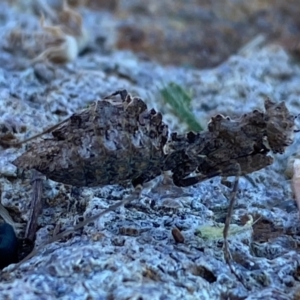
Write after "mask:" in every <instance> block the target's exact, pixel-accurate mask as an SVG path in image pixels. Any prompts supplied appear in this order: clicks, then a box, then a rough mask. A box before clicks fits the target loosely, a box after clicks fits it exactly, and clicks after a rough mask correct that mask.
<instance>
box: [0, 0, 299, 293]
mask: <svg viewBox="0 0 300 300" xmlns="http://www.w3.org/2000/svg"><path fill="white" fill-rule="evenodd" d="M0 10H1V12H2V15H3V16H4V17H3V18H2V19H1V24H0V25H1V33H7V32H8V30H9V28H13V27H14V26H15V25H16V22H17V21H16V20H18V21H20V20H24V29H28V28H29V29H30V28H32V27H34V26H36V25H34V24H37V23H38V19H37V17H36V16H32V15H30V14H29V12H28V13H26V14H25V13H22V14H21V13H20V12H17V11H16V10H12V9H10V8H9V7H8V6H6V5H4V4H1V6H0ZM89 14H90V18H89V19H87V20H86V23H87V25H86V28H87V29H88V30H90V32H91V35H92V36H94V35H95V36H97V34H98V36H100V35H102V37H103V36H104V37H105V36H106V35H105V34H108V33H109V36H108V37H107V41H109V40H110V39H111V38H112V37H111V34H110V31H109V30H107V31H105V30H104V29H103V32H100V31H101V27H100V28H99V27H97V26H95V25H94V23H93V22H94V21H95V20H98V21H97V22H100V19H101V17H100V16H102V15H101V13H100V12H90V13H89ZM98 14H100V15H98ZM105 18H107V16H106V15H103V19H101V20H102V21H103V20H104V19H105ZM107 19H108V20H110V21H109V22H111V23H113V19H111V18H107ZM5 42H6V40H5V38H1V41H0V48H1V50H0V61H1V69H0V85H1V89H0V101H1V102H0V103H1V105H0V116H1V117H0V123H1V124H3V125H5V126H6V127H7V128H9V127H13V128H15V129H9V130H10V131H11V130H12V131H13V133H14V135H15V136H16V137H18V138H20V139H25V138H28V137H30V136H32V135H34V134H37V133H39V132H40V131H41V130H42V129H45V128H47V127H48V126H50V125H53V124H55V123H57V122H58V121H61V120H63V119H65V118H66V117H67V116H69V115H70V114H71V113H74V112H75V111H77V110H79V109H81V108H84V107H86V106H87V105H88V104H90V103H91V102H92V101H94V100H97V99H98V98H100V97H103V96H106V95H108V94H110V93H111V92H113V91H115V90H116V88H126V89H128V91H129V92H130V93H132V94H138V95H139V96H141V97H142V98H143V99H145V100H146V101H147V104H148V107H150V108H151V107H154V108H155V109H157V110H160V111H161V112H163V113H164V120H165V122H167V123H168V125H169V127H170V128H171V129H173V130H180V131H182V132H184V130H185V128H186V127H185V124H181V123H180V122H179V120H178V119H177V118H175V117H174V116H173V115H172V113H171V110H170V109H169V108H168V107H167V106H166V105H165V104H164V103H163V102H162V100H161V99H160V96H159V92H158V88H160V87H162V86H164V85H166V84H167V83H168V82H176V83H178V84H180V85H182V86H184V87H186V88H188V89H192V91H193V95H194V97H193V101H192V109H193V112H194V114H195V116H196V117H197V119H199V120H200V122H201V123H203V124H206V122H207V121H208V120H209V119H210V117H211V116H213V115H215V114H216V113H222V114H225V115H232V116H234V115H239V114H242V113H245V112H247V111H249V110H252V109H255V108H258V109H262V108H263V98H262V95H263V94H267V95H269V96H270V97H271V98H272V99H273V100H274V101H278V102H279V101H285V102H286V104H287V106H288V107H289V109H290V110H291V112H292V113H294V114H298V113H299V112H300V105H299V93H300V79H299V78H300V70H299V67H298V65H296V64H295V63H293V62H292V61H291V60H290V58H289V57H288V55H287V54H286V53H285V52H284V51H283V50H282V49H281V48H279V47H277V46H266V47H264V48H262V49H260V48H250V49H246V50H245V51H242V52H241V53H239V54H238V55H235V56H231V57H230V58H229V59H228V60H227V61H226V62H224V63H223V64H222V65H220V66H219V67H217V68H215V69H212V70H205V71H200V70H192V69H190V70H189V69H183V68H179V67H162V66H160V65H158V64H156V63H154V62H151V61H143V60H140V59H138V58H137V57H136V56H135V55H134V54H132V53H130V52H123V51H114V50H113V49H110V48H106V49H105V51H104V50H103V49H102V51H101V47H98V46H97V45H96V44H94V46H95V47H94V50H91V51H90V52H88V53H86V54H85V55H82V56H79V57H78V58H77V59H76V60H75V61H74V62H72V63H69V64H68V65H67V66H57V67H55V69H53V68H52V67H48V66H45V65H44V64H42V63H41V64H38V65H36V66H35V67H28V68H26V69H24V68H21V67H20V66H21V63H22V61H25V62H26V59H27V57H26V55H24V54H23V53H22V52H21V53H14V54H11V53H10V52H7V51H6V50H5V49H3V44H2V43H5ZM95 49H97V50H95ZM24 126H25V128H24ZM1 128H2V127H1ZM5 132H6V130H4V132H1V138H2V134H5ZM298 146H299V138H297V139H296V142H295V144H294V145H293V146H291V147H289V149H288V151H287V152H286V153H285V154H284V155H276V156H275V163H274V164H273V165H272V166H270V167H268V168H266V169H263V170H261V171H259V172H256V173H254V174H252V175H250V176H248V177H247V178H245V177H244V178H241V180H240V185H239V192H238V195H237V205H236V208H235V210H234V216H233V219H234V220H233V221H234V222H235V223H236V224H237V225H238V226H240V227H239V228H240V231H238V230H237V231H234V232H233V233H232V236H231V238H230V249H231V252H232V256H233V258H234V260H235V261H236V263H234V266H235V268H236V271H237V272H238V273H239V274H241V276H242V277H243V278H244V281H245V282H246V285H247V287H248V288H249V290H247V289H245V288H244V287H243V286H242V285H241V284H240V283H239V282H237V280H236V278H235V277H234V276H233V275H232V274H231V273H230V272H229V269H228V267H227V265H226V264H225V262H224V259H223V252H222V237H221V235H220V234H219V233H218V229H219V226H220V225H218V224H222V223H223V222H224V217H225V214H226V208H227V205H228V200H227V198H228V197H229V195H230V188H228V187H226V186H225V185H221V184H220V179H219V178H216V179H214V180H211V181H207V182H204V183H202V184H199V185H196V186H194V187H190V188H186V189H180V188H176V187H174V186H172V185H167V184H163V183H161V182H159V179H158V180H156V181H155V182H153V183H151V184H149V185H147V186H146V187H145V189H144V190H143V193H142V197H141V199H139V200H137V201H135V202H133V203H131V204H130V206H128V207H127V208H121V209H119V210H117V211H116V212H112V213H109V214H108V215H105V216H104V217H103V218H101V219H100V220H98V221H97V222H94V223H93V224H90V225H88V226H85V228H84V229H83V230H81V231H79V232H78V233H77V234H76V235H74V236H70V237H68V238H65V239H64V240H63V241H61V242H57V243H54V244H50V245H48V246H46V247H45V248H44V249H43V251H42V252H40V253H39V254H38V255H36V256H35V257H33V258H32V259H31V260H30V261H28V262H26V263H24V264H23V265H22V266H20V267H19V269H18V270H16V271H14V272H10V271H9V270H10V267H8V268H7V269H6V270H5V272H3V273H2V275H1V282H0V298H5V297H7V298H8V299H56V298H63V299H87V298H88V297H90V298H91V299H107V298H110V299H183V298H184V299H219V298H220V297H224V298H225V297H232V298H234V297H236V298H237V299H240V298H245V297H247V296H248V297H249V299H258V298H262V297H265V298H269V299H272V298H273V299H293V297H294V295H296V293H297V286H299V282H300V278H299V276H300V275H299V270H300V254H299V246H298V245H299V235H300V226H299V213H298V211H297V208H296V205H295V203H294V200H293V194H292V191H291V188H290V182H289V181H288V179H287V178H286V177H285V175H284V170H285V168H286V163H287V158H288V157H289V156H290V155H291V154H292V153H294V152H296V151H297V150H298V149H297V148H298ZM24 148H25V147H24ZM24 148H21V149H11V148H8V149H4V148H3V149H2V148H1V153H0V161H1V163H0V168H1V189H2V199H1V203H2V204H3V205H4V206H5V207H6V208H8V209H9V211H10V213H11V216H12V217H13V219H14V221H15V222H19V223H22V224H23V228H21V229H20V230H19V232H18V236H19V237H22V234H24V229H25V226H26V221H27V219H28V215H29V212H28V207H29V204H30V199H31V186H30V173H25V174H24V176H23V177H22V176H20V174H18V173H17V169H16V168H15V167H14V166H13V165H12V164H10V162H11V161H13V160H14V159H15V158H16V157H17V156H19V155H20V154H21V153H23V152H24V150H25V149H24ZM229 179H230V178H229ZM157 182H158V185H155V183H157ZM128 192H129V190H128V188H127V187H121V186H105V187H102V188H71V187H69V186H64V185H62V184H59V183H55V182H52V181H50V180H47V181H46V182H45V186H44V200H45V208H44V209H43V212H42V215H41V216H40V219H39V224H40V229H39V231H38V232H37V240H36V244H37V245H38V244H40V243H42V242H43V241H46V240H47V239H48V238H49V236H51V235H52V234H53V231H54V230H55V227H56V226H59V228H60V229H61V230H62V229H66V228H69V227H70V226H72V225H74V224H76V223H77V222H78V221H79V220H80V218H82V217H84V216H88V215H93V214H95V213H96V212H99V211H100V210H102V209H104V208H106V207H108V206H109V205H111V204H113V203H115V201H118V200H120V199H122V196H123V195H125V194H127V193H128ZM250 216H252V217H253V219H254V220H256V219H258V218H259V217H260V220H258V221H257V223H255V224H253V226H252V228H253V235H251V228H250V229H249V225H248V223H247V221H248V220H249V218H250ZM174 227H177V228H178V229H180V231H181V233H182V235H183V236H184V240H185V241H184V243H183V244H182V243H180V244H177V243H175V241H174V239H173V237H172V229H173V228H174ZM207 228H209V229H211V231H213V232H214V233H213V234H211V235H208V236H207ZM199 230H200V233H199ZM196 232H197V234H195V233H196ZM201 232H202V233H201ZM298 293H299V289H298ZM141 297H142V298H141Z"/></svg>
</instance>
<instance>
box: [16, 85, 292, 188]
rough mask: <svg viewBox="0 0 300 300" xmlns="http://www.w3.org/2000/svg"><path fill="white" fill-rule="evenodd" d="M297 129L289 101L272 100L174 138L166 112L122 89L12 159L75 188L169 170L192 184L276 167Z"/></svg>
mask: <svg viewBox="0 0 300 300" xmlns="http://www.w3.org/2000/svg"><path fill="white" fill-rule="evenodd" d="M118 96H119V97H118ZM293 131H294V116H293V115H291V114H290V113H289V111H288V109H287V108H286V106H285V104H284V102H281V103H279V104H275V103H273V102H272V101H270V100H269V99H266V100H265V112H260V111H258V110H254V111H252V112H250V113H248V114H244V115H243V116H241V117H238V118H234V119H230V118H229V117H224V116H222V115H217V116H215V117H213V118H212V119H211V121H210V122H209V124H208V130H207V131H203V132H200V133H193V132H189V133H187V134H182V135H178V134H177V133H171V134H170V135H169V133H168V126H167V125H166V124H165V123H164V122H163V120H162V115H161V113H159V112H156V111H155V110H154V109H151V110H148V109H147V105H146V104H145V103H144V101H143V100H142V99H140V98H138V97H131V96H130V95H129V94H128V93H127V91H126V90H123V91H117V92H115V93H114V94H112V95H111V96H108V97H106V98H104V99H103V100H100V101H97V102H95V103H93V104H92V105H91V106H90V107H89V108H87V109H85V110H83V111H81V112H79V113H75V114H73V115H72V116H71V117H70V118H69V119H67V120H66V121H65V122H62V124H60V125H59V126H58V127H57V128H56V129H55V130H53V131H52V132H51V134H52V138H50V139H45V140H42V141H40V142H38V143H34V144H33V145H32V147H31V149H30V150H29V151H27V152H25V153H24V154H23V155H21V156H20V157H19V158H17V159H16V160H15V161H14V162H13V163H14V164H15V165H16V166H17V167H20V168H23V169H36V170H38V171H40V172H41V173H43V174H44V175H46V176H47V177H48V178H50V179H52V180H54V181H57V182H61V183H65V184H70V185H74V186H90V187H91V186H100V185H107V184H118V183H121V182H124V181H128V180H131V181H132V184H133V185H134V186H136V185H138V184H143V183H144V182H147V181H150V180H152V179H153V178H155V177H157V176H159V175H160V174H161V173H162V172H163V171H172V172H173V175H172V176H173V181H174V184H176V185H178V186H190V185H193V184H196V183H197V182H200V181H203V180H205V179H208V178H211V177H214V176H225V177H226V176H236V175H244V174H247V173H251V172H254V171H257V170H260V169H262V168H264V167H266V166H268V165H270V164H272V162H273V158H272V157H271V156H269V155H268V153H269V152H273V153H283V152H284V150H285V148H286V147H287V146H288V145H290V144H291V143H292V142H293ZM191 174H192V175H191Z"/></svg>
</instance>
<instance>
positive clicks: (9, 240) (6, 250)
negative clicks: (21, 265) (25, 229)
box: [0, 223, 18, 269]
mask: <svg viewBox="0 0 300 300" xmlns="http://www.w3.org/2000/svg"><path fill="white" fill-rule="evenodd" d="M17 260H18V240H17V237H16V234H15V231H14V229H13V227H12V226H11V225H9V224H7V223H2V224H1V225H0V269H3V268H5V267H7V266H8V265H10V264H12V263H16V262H17Z"/></svg>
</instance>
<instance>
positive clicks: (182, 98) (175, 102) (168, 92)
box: [160, 82, 203, 132]
mask: <svg viewBox="0 0 300 300" xmlns="http://www.w3.org/2000/svg"><path fill="white" fill-rule="evenodd" d="M160 93H161V95H162V97H163V100H164V102H165V103H168V104H169V105H170V106H171V107H172V110H173V112H174V114H175V115H176V116H177V117H178V118H179V119H180V120H181V121H182V122H184V123H186V124H187V125H188V128H189V130H193V131H196V132H199V131H202V130H203V128H202V126H201V125H200V124H199V123H198V121H197V120H196V118H195V116H194V115H193V113H192V112H191V101H192V95H191V93H189V92H188V91H187V90H185V89H184V88H182V87H181V86H180V85H178V84H176V83H173V82H171V83H169V84H168V85H167V86H166V87H164V88H163V89H161V90H160Z"/></svg>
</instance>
